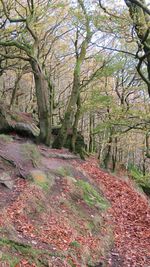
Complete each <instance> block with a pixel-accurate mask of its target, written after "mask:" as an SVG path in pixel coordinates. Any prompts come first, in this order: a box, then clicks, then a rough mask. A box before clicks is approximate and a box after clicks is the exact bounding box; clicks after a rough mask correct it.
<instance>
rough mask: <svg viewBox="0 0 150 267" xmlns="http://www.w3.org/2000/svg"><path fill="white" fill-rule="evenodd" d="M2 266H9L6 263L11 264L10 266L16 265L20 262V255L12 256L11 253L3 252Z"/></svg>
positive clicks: (14, 266) (0, 259)
mask: <svg viewBox="0 0 150 267" xmlns="http://www.w3.org/2000/svg"><path fill="white" fill-rule="evenodd" d="M0 261H1V264H2V265H1V266H7V265H6V264H9V267H16V266H17V264H19V259H18V257H14V256H13V257H12V255H9V254H2V257H1V258H0Z"/></svg>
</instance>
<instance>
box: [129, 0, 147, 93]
mask: <svg viewBox="0 0 150 267" xmlns="http://www.w3.org/2000/svg"><path fill="white" fill-rule="evenodd" d="M125 3H126V5H127V6H128V8H129V12H130V17H131V18H132V20H133V24H134V27H135V31H136V34H137V36H138V38H139V41H140V43H138V45H139V51H142V50H143V51H144V56H142V57H138V58H139V64H138V66H137V71H138V73H139V75H140V76H141V78H142V79H143V81H144V82H145V83H146V84H147V88H148V94H149V96H150V28H149V24H150V15H149V14H148V12H146V10H145V8H147V5H146V1H145V0H139V1H135V0H134V1H133V0H125ZM147 10H149V9H148V8H147ZM149 12H150V10H149ZM145 60H146V61H147V62H146V63H147V64H146V67H147V77H146V76H145V74H144V73H142V70H141V67H142V64H143V63H144V61H145Z"/></svg>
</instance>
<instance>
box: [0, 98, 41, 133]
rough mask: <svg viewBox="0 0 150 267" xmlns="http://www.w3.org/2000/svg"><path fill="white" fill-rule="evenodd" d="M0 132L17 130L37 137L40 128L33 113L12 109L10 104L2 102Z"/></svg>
mask: <svg viewBox="0 0 150 267" xmlns="http://www.w3.org/2000/svg"><path fill="white" fill-rule="evenodd" d="M0 122H1V123H0V133H8V132H16V133H19V134H21V135H25V136H29V137H37V136H39V134H40V129H39V128H38V127H37V126H36V122H35V121H34V120H33V118H32V115H31V114H28V113H23V112H15V111H10V109H9V106H7V105H4V104H3V103H0Z"/></svg>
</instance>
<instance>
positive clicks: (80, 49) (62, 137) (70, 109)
mask: <svg viewBox="0 0 150 267" xmlns="http://www.w3.org/2000/svg"><path fill="white" fill-rule="evenodd" d="M78 4H79V9H81V10H82V13H83V16H84V18H83V21H84V24H83V25H82V22H81V25H79V19H78V22H77V25H76V38H75V42H74V46H75V54H76V58H75V60H76V62H75V68H74V73H73V84H72V90H71V96H70V99H69V101H68V104H67V109H66V111H65V116H64V119H63V122H62V127H61V129H60V132H59V135H58V137H57V139H56V140H55V143H54V147H56V148H61V147H63V145H64V144H65V141H66V138H67V133H68V131H69V129H71V128H72V126H73V121H74V119H75V110H76V108H77V106H78V107H79V105H78V103H79V101H80V79H81V67H82V64H83V62H84V60H85V56H86V52H87V48H88V45H89V43H90V41H91V38H92V32H91V28H90V16H89V15H88V13H87V10H86V7H85V4H84V1H83V0H78ZM80 27H81V29H82V27H84V28H85V30H84V32H81V33H80ZM79 34H80V38H81V34H82V36H83V40H82V42H81V44H80V40H79ZM75 124H77V123H75ZM75 127H76V128H77V125H75ZM73 143H75V142H74V141H73ZM73 150H74V148H73Z"/></svg>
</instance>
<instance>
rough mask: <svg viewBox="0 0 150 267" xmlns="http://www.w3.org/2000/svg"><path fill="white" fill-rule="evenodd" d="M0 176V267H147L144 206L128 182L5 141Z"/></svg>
mask: <svg viewBox="0 0 150 267" xmlns="http://www.w3.org/2000/svg"><path fill="white" fill-rule="evenodd" d="M0 173H1V176H0V266H4V265H5V266H11V267H19V266H20V267H22V266H25V267H38V266H39V267H40V266H41V267H42V266H53V267H57V266H58V267H65V266H67V267H69V266H72V267H73V266H74V267H86V266H87V267H88V266H89V267H90V266H91V267H100V266H103V267H104V266H105V267H106V266H110V267H127V266H129V267H130V266H131V267H134V266H135V267H140V266H141V267H148V266H150V254H149V252H150V232H149V227H150V206H149V200H148V198H147V197H146V196H145V195H144V194H143V192H141V191H138V190H137V189H136V188H135V187H134V185H133V184H132V182H131V181H130V180H125V179H121V178H118V177H115V176H112V175H110V174H108V173H106V172H104V171H103V170H101V169H100V168H99V167H98V163H97V161H96V160H95V159H94V158H90V159H88V160H87V161H82V160H80V159H79V158H78V157H77V156H74V155H73V154H71V153H70V152H68V151H67V150H65V149H63V150H55V149H49V148H47V147H45V146H44V145H39V146H36V145H35V144H33V143H32V142H31V141H29V140H28V139H25V138H24V139H23V138H19V137H18V136H5V135H1V136H0Z"/></svg>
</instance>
